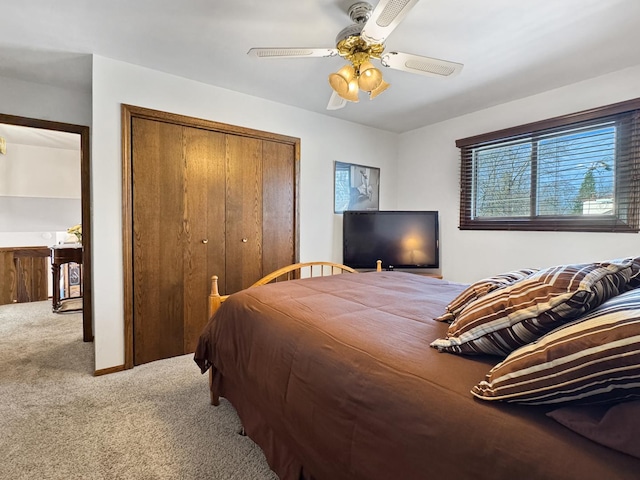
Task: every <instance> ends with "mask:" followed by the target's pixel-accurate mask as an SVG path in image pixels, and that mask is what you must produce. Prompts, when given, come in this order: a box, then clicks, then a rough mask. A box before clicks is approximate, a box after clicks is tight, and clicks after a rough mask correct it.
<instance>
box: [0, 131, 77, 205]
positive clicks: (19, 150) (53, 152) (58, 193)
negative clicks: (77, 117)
mask: <svg viewBox="0 0 640 480" xmlns="http://www.w3.org/2000/svg"><path fill="white" fill-rule="evenodd" d="M78 144H80V135H78ZM9 147H10V148H8V149H7V154H6V155H3V156H2V162H0V195H7V196H12V197H47V198H76V199H80V197H81V192H80V183H81V182H80V152H79V149H78V150H67V149H63V148H51V147H42V146H36V145H20V144H12V145H9Z"/></svg>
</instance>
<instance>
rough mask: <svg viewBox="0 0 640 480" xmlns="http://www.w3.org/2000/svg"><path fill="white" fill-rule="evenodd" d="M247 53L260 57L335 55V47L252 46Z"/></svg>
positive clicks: (336, 51)
mask: <svg viewBox="0 0 640 480" xmlns="http://www.w3.org/2000/svg"><path fill="white" fill-rule="evenodd" d="M247 55H249V56H252V57H259V58H296V57H298V58H303V57H335V56H336V55H338V50H337V49H335V48H252V49H250V50H249V51H248V52H247Z"/></svg>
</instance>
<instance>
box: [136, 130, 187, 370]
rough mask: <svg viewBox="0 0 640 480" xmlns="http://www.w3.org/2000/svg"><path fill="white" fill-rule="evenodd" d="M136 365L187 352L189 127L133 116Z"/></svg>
mask: <svg viewBox="0 0 640 480" xmlns="http://www.w3.org/2000/svg"><path fill="white" fill-rule="evenodd" d="M132 176H133V239H132V241H133V248H132V249H133V286H134V287H133V296H134V298H133V314H134V319H133V335H134V364H136V365H139V364H141V363H146V362H150V361H153V360H158V359H160V358H168V357H173V356H176V355H182V354H183V352H184V346H183V337H184V323H183V312H184V293H183V292H184V285H183V270H184V256H183V255H182V249H183V245H184V235H183V225H182V222H183V215H184V195H183V192H184V188H185V183H184V162H183V129H182V127H180V126H177V125H173V124H170V123H163V122H158V121H150V120H145V119H139V118H134V119H133V121H132Z"/></svg>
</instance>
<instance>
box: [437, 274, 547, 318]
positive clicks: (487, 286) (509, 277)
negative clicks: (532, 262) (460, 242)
mask: <svg viewBox="0 0 640 480" xmlns="http://www.w3.org/2000/svg"><path fill="white" fill-rule="evenodd" d="M537 271H538V270H537V269H532V268H523V269H522V270H514V271H513V272H507V273H501V274H500V275H495V276H493V277H489V278H484V279H482V280H478V281H477V282H475V283H472V284H471V285H469V286H468V287H467V288H466V289H464V291H463V292H462V293H460V295H458V296H457V297H456V298H455V299H453V301H452V302H451V303H450V304H449V305H447V309H446V312H445V313H443V314H442V315H440V316H439V317H438V318H436V319H435V320H437V321H439V322H452V321H453V320H455V319H456V317H457V316H458V315H459V314H460V312H461V311H462V309H463V308H464V307H466V306H467V305H469V304H470V303H471V302H473V301H475V300H477V299H479V298H481V297H484V296H485V295H486V294H487V293H489V292H493V291H494V290H497V289H498V288H502V287H506V286H507V285H511V284H513V283H516V282H517V281H520V280H522V279H524V278H527V277H528V276H529V275H531V274H532V273H535V272H537Z"/></svg>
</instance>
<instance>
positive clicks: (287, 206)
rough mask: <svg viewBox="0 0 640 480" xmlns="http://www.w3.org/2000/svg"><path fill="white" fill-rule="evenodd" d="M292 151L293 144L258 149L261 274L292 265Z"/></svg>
mask: <svg viewBox="0 0 640 480" xmlns="http://www.w3.org/2000/svg"><path fill="white" fill-rule="evenodd" d="M294 158H295V152H294V148H293V145H288V144H284V143H278V142H267V141H265V142H263V146H262V271H263V275H266V274H268V273H271V272H273V271H275V270H277V269H279V268H282V267H284V266H286V265H290V264H292V263H295V262H296V258H295V237H296V234H295V232H296V217H295V187H296V186H295V173H296V172H295V161H294Z"/></svg>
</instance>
